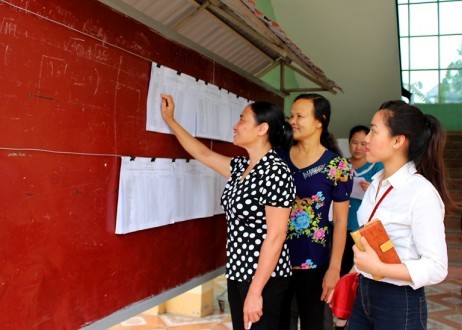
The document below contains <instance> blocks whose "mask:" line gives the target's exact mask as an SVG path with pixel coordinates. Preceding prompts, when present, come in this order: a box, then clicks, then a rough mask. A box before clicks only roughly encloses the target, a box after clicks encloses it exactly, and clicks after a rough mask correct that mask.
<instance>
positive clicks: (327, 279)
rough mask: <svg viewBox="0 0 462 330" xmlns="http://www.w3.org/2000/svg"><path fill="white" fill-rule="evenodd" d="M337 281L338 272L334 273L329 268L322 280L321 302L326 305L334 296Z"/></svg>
mask: <svg viewBox="0 0 462 330" xmlns="http://www.w3.org/2000/svg"><path fill="white" fill-rule="evenodd" d="M339 279H340V271H336V270H334V269H331V268H329V269H327V272H326V274H325V275H324V279H323V280H322V294H321V300H322V301H325V302H326V303H327V304H329V303H330V301H331V299H332V295H333V294H334V289H335V286H336V285H337V282H338V280H339Z"/></svg>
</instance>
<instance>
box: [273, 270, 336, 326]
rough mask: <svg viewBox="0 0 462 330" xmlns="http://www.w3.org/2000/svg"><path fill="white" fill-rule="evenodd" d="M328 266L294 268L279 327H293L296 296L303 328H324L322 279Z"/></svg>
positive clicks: (283, 303)
mask: <svg viewBox="0 0 462 330" xmlns="http://www.w3.org/2000/svg"><path fill="white" fill-rule="evenodd" d="M326 271H327V266H325V267H320V268H315V269H309V270H298V269H295V270H292V273H293V275H292V278H291V280H290V283H289V289H288V290H287V292H286V294H285V296H284V299H283V301H282V311H281V320H280V325H279V329H280V330H289V329H290V328H291V318H292V319H293V317H292V315H291V314H292V313H291V303H292V299H293V298H294V297H295V300H296V302H297V309H298V316H299V317H300V329H301V330H322V329H324V308H325V303H324V302H323V301H321V294H322V280H323V279H324V275H325V274H326Z"/></svg>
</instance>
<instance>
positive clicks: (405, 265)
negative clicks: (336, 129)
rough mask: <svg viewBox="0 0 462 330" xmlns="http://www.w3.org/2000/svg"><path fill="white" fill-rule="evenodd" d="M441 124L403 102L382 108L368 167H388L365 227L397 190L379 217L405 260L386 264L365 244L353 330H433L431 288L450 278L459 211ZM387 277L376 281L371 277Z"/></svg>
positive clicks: (369, 194)
mask: <svg viewBox="0 0 462 330" xmlns="http://www.w3.org/2000/svg"><path fill="white" fill-rule="evenodd" d="M444 141H445V135H444V131H443V129H442V127H441V124H440V122H439V121H438V120H437V119H436V118H435V117H433V116H431V115H426V114H423V113H422V112H421V111H420V110H419V109H418V108H416V107H414V106H411V105H408V104H407V103H405V102H403V101H389V102H385V103H383V104H382V106H381V107H380V110H379V111H378V112H377V113H376V114H375V115H374V117H373V119H372V123H371V130H370V133H369V134H368V135H367V137H366V143H367V147H366V153H367V161H368V162H371V163H372V162H382V164H383V166H384V169H383V171H381V172H378V173H377V174H376V175H375V176H374V177H373V181H372V183H371V185H370V186H369V188H368V190H367V191H366V194H365V196H364V199H363V201H362V204H361V207H360V208H359V210H358V222H359V224H360V225H364V224H365V223H366V222H367V221H368V219H369V217H370V215H371V213H372V211H373V209H374V207H375V205H376V203H377V201H378V200H380V198H381V197H382V196H383V194H384V193H385V191H386V190H387V189H388V188H389V187H390V186H391V187H392V188H391V190H390V192H389V194H388V195H386V197H385V198H384V199H383V200H382V202H381V204H380V205H379V206H378V208H377V210H376V212H375V215H374V218H378V219H380V220H381V221H382V223H383V225H384V227H385V229H386V231H387V233H388V235H389V236H390V238H391V240H392V241H393V243H394V245H395V248H396V251H397V253H398V255H399V257H400V260H401V263H400V264H385V263H383V262H381V261H380V259H379V258H378V256H377V254H376V253H375V251H374V250H373V249H372V248H371V247H370V245H369V244H368V242H367V240H366V239H365V238H364V237H363V238H362V239H361V240H362V243H363V245H364V247H365V251H364V252H361V251H360V250H359V249H358V248H357V247H356V246H355V247H354V248H353V251H354V263H355V267H356V270H357V271H358V272H359V273H360V274H361V275H360V277H359V286H358V291H357V296H356V301H355V304H354V306H353V312H352V315H351V317H350V320H349V325H348V329H349V330H355V329H426V323H427V305H426V300H425V290H424V286H426V285H431V284H437V283H439V282H441V281H443V280H444V279H445V277H446V275H447V272H448V257H447V246H446V241H445V229H444V223H443V220H444V215H445V203H446V205H447V206H452V205H453V203H452V201H451V198H450V196H449V193H448V190H447V186H446V182H445V172H444V162H443V149H444ZM371 274H374V276H377V277H383V278H382V279H381V280H379V281H376V280H374V279H373V277H372V275H371Z"/></svg>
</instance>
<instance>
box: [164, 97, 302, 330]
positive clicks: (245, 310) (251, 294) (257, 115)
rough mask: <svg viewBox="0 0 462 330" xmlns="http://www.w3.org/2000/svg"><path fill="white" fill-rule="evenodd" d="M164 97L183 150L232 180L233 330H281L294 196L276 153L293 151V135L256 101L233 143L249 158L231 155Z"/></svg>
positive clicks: (227, 195) (227, 194)
mask: <svg viewBox="0 0 462 330" xmlns="http://www.w3.org/2000/svg"><path fill="white" fill-rule="evenodd" d="M161 96H162V106H161V111H162V117H163V119H164V120H165V122H166V123H167V125H168V126H169V127H170V129H171V130H172V132H173V134H175V136H176V138H177V139H178V141H179V142H180V144H181V146H182V147H183V148H184V149H185V150H186V151H187V152H189V153H190V154H191V156H193V157H194V158H195V159H197V160H198V161H200V162H201V163H203V164H204V165H206V166H208V167H210V168H211V169H213V170H215V171H216V172H218V173H219V174H221V175H223V176H224V177H226V178H228V182H227V184H226V187H225V189H224V191H223V195H222V196H221V205H222V206H223V209H224V211H225V215H226V220H227V227H228V238H227V244H226V255H227V263H226V277H227V285H228V300H229V305H230V310H231V319H232V322H233V329H235V330H239V329H249V328H250V327H252V330H258V329H259V330H278V329H279V328H278V324H279V314H280V309H281V301H282V296H283V293H284V292H285V291H286V289H287V286H288V284H289V277H290V275H291V268H290V261H289V257H288V251H287V246H286V244H285V242H284V241H285V238H286V229H287V221H288V218H289V213H290V207H291V206H292V204H293V201H294V197H295V196H294V192H295V191H294V184H293V180H292V177H291V175H290V170H289V168H288V167H287V165H286V164H285V163H284V161H283V160H282V159H281V158H280V157H279V156H278V155H277V154H276V152H274V151H273V148H284V147H288V146H289V145H290V144H291V141H292V129H291V127H290V126H289V125H288V124H287V123H286V122H285V119H284V113H283V112H282V110H281V109H279V108H278V107H277V106H275V105H274V104H272V103H269V102H255V103H252V104H250V105H248V106H247V107H245V108H244V110H243V111H242V114H241V118H240V120H239V121H238V122H237V123H236V124H235V125H234V127H233V131H234V144H235V145H237V146H240V147H242V148H244V149H245V150H246V151H247V153H248V157H234V158H231V157H227V156H224V155H221V154H218V153H216V152H214V151H213V150H210V149H209V148H207V147H206V146H205V145H204V144H203V143H202V142H200V141H199V140H197V139H196V138H194V137H193V136H192V135H191V134H189V133H188V132H187V131H186V130H185V129H184V128H183V127H182V126H180V124H178V122H177V121H176V120H175V118H174V108H175V104H174V103H173V98H172V96H170V95H164V94H161Z"/></svg>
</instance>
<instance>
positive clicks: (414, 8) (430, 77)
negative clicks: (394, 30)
mask: <svg viewBox="0 0 462 330" xmlns="http://www.w3.org/2000/svg"><path fill="white" fill-rule="evenodd" d="M398 17H399V34H400V48H401V74H402V81H403V86H404V88H406V89H407V90H409V91H410V92H411V93H412V95H413V102H414V103H462V19H461V17H462V0H398Z"/></svg>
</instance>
